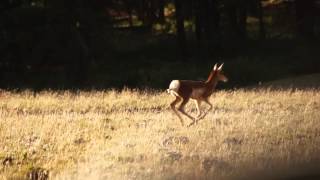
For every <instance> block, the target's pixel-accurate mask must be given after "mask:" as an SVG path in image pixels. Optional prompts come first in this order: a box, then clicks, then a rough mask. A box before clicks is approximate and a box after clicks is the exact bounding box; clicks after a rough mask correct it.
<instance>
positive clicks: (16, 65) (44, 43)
mask: <svg viewBox="0 0 320 180" xmlns="http://www.w3.org/2000/svg"><path fill="white" fill-rule="evenodd" d="M319 12H320V1H319V0H272V1H271V0H93V1H87V0H68V1H66V0H2V1H1V2H0V31H1V34H0V39H1V45H0V52H1V53H0V54H1V55H0V56H1V57H0V70H1V73H2V76H1V77H2V81H4V79H5V78H4V77H5V76H10V75H12V74H14V75H15V76H24V75H25V74H26V73H29V72H32V73H34V74H41V72H44V71H45V72H50V71H52V72H61V73H65V76H66V77H67V78H70V79H71V80H72V81H75V82H81V81H83V80H84V79H86V74H87V70H88V66H90V64H91V63H92V61H94V60H95V59H99V58H101V57H104V56H105V54H106V51H108V49H112V44H111V43H108V42H110V39H112V38H113V35H112V32H114V31H129V32H131V33H135V32H142V33H146V34H149V35H150V36H153V34H154V31H155V30H154V29H155V25H160V26H161V25H164V24H171V26H172V28H171V29H173V30H172V31H173V33H171V34H173V36H174V38H175V42H176V46H177V49H178V52H177V54H178V55H179V57H180V59H181V60H184V59H186V57H188V52H190V49H191V48H193V46H192V47H190V44H192V45H195V46H196V48H197V49H199V50H201V53H204V54H210V53H215V52H219V51H221V49H224V50H228V45H232V44H235V45H236V46H241V44H243V43H244V42H247V41H249V40H252V39H254V40H258V41H262V42H263V41H264V40H265V39H268V38H272V37H273V36H272V35H271V34H269V32H270V31H273V32H277V31H279V33H278V34H281V32H282V31H283V30H279V29H277V27H274V26H270V18H269V17H270V14H272V13H273V14H277V13H278V14H280V15H279V16H278V17H280V18H279V19H281V21H280V23H279V25H278V27H280V28H281V27H282V26H284V24H286V23H287V24H288V29H287V30H288V32H290V33H293V35H294V37H295V38H301V39H305V40H315V39H318V38H319V31H320V30H319V29H320V28H319V16H320V13H319ZM271 18H274V19H275V17H271ZM276 18H277V17H276ZM274 19H272V22H276V20H274ZM250 22H254V24H255V25H254V27H253V28H252V27H249V26H250ZM288 22H289V23H288ZM188 24H189V25H188ZM190 24H191V25H190ZM250 28H251V29H250ZM272 28H275V29H272ZM252 29H254V30H252ZM253 31H254V32H255V34H256V35H255V36H254V37H253V36H252V32H253ZM284 31H285V32H284V33H286V29H285V30H284ZM161 33H162V34H168V33H169V30H168V31H167V32H166V31H161ZM282 33H283V32H282ZM155 56H156V55H155ZM4 72H6V73H4ZM74 74H76V76H74ZM0 81H1V79H0Z"/></svg>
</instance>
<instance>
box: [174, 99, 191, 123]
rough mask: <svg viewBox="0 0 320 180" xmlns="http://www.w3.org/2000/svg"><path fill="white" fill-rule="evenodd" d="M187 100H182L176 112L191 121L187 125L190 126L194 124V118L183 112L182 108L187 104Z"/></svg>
mask: <svg viewBox="0 0 320 180" xmlns="http://www.w3.org/2000/svg"><path fill="white" fill-rule="evenodd" d="M188 101H189V99H183V100H182V103H181V104H180V106H179V108H178V110H179V111H180V112H181V113H182V114H183V115H185V116H187V117H188V118H189V119H191V120H192V122H191V123H190V124H189V125H188V126H191V125H193V124H194V123H195V118H194V117H192V116H191V115H189V114H188V113H186V112H185V110H184V107H185V106H186V104H187V103H188Z"/></svg>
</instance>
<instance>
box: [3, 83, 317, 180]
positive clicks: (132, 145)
mask: <svg viewBox="0 0 320 180" xmlns="http://www.w3.org/2000/svg"><path fill="white" fill-rule="evenodd" d="M313 82H314V81H313ZM173 99H174V98H173V97H171V96H170V95H168V94H167V93H165V92H164V91H160V90H135V89H123V90H113V89H110V90H104V91H53V90H44V91H40V92H38V93H33V92H32V91H28V90H25V91H19V92H18V91H6V90H2V91H1V92H0V118H1V120H0V139H1V141H0V162H1V164H0V179H32V178H34V179H35V178H38V179H41V178H43V179H47V178H49V179H114V180H118V179H217V180H220V179H222V180H223V179H290V178H291V177H301V178H302V179H304V178H308V177H309V178H312V177H315V179H316V177H318V178H319V177H320V176H317V175H319V174H317V172H318V170H319V169H320V168H319V167H320V166H319V163H320V156H319V153H320V113H319V111H320V91H319V90H318V89H315V88H310V89H308V88H305V89H295V88H292V87H291V88H283V89H272V88H268V87H263V88H249V89H233V90H219V91H217V92H216V93H214V94H213V96H212V97H211V98H210V100H211V102H212V103H213V105H214V109H213V110H212V111H210V112H209V113H208V115H207V116H206V117H205V118H204V119H202V120H200V121H199V123H198V124H197V125H194V126H191V127H186V126H184V127H182V126H181V124H180V122H179V120H178V118H177V117H176V116H175V115H174V113H173V112H172V111H171V109H170V108H169V104H170V102H171V101H172V100H173ZM203 107H205V108H208V107H206V106H205V104H203ZM186 109H187V110H188V111H189V112H190V113H191V114H196V109H195V106H194V104H193V102H190V103H189V104H188V105H187V107H186ZM185 121H186V122H188V119H187V118H185Z"/></svg>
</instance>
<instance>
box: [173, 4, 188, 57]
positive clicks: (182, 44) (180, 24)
mask: <svg viewBox="0 0 320 180" xmlns="http://www.w3.org/2000/svg"><path fill="white" fill-rule="evenodd" d="M182 2H183V0H175V8H176V28H177V43H178V48H179V51H180V53H179V54H180V55H181V58H182V59H184V58H185V57H186V52H187V51H186V33H185V29H184V16H183V10H182V8H183V7H182Z"/></svg>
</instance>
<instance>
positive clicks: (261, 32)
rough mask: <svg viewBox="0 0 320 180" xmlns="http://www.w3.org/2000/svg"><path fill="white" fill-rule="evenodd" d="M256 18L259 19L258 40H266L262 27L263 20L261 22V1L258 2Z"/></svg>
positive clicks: (263, 27)
mask: <svg viewBox="0 0 320 180" xmlns="http://www.w3.org/2000/svg"><path fill="white" fill-rule="evenodd" d="M258 1H259V2H258V18H259V38H260V40H264V39H265V38H266V30H265V26H264V20H263V16H264V15H263V14H264V12H263V7H262V1H261V0H258Z"/></svg>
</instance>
